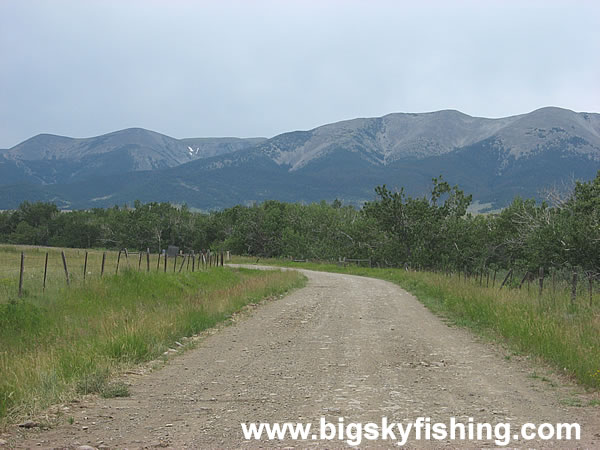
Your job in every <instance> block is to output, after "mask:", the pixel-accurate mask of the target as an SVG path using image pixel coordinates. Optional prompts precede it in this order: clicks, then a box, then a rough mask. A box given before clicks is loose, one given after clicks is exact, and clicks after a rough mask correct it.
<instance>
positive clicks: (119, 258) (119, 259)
mask: <svg viewBox="0 0 600 450" xmlns="http://www.w3.org/2000/svg"><path fill="white" fill-rule="evenodd" d="M120 262H121V250H119V256H117V270H116V272H115V274H118V273H119V263H120Z"/></svg>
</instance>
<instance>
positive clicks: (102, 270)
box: [100, 252, 106, 278]
mask: <svg viewBox="0 0 600 450" xmlns="http://www.w3.org/2000/svg"><path fill="white" fill-rule="evenodd" d="M105 262H106V252H103V253H102V268H101V269H100V278H102V277H103V276H104V263H105Z"/></svg>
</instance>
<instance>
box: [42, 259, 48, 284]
mask: <svg viewBox="0 0 600 450" xmlns="http://www.w3.org/2000/svg"><path fill="white" fill-rule="evenodd" d="M47 273H48V252H46V262H45V263H44V284H43V285H42V292H44V291H45V290H46V274H47Z"/></svg>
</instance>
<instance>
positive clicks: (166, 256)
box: [163, 251, 169, 273]
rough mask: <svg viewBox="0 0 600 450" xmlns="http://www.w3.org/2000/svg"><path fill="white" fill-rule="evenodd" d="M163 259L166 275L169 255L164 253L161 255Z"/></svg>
mask: <svg viewBox="0 0 600 450" xmlns="http://www.w3.org/2000/svg"><path fill="white" fill-rule="evenodd" d="M163 258H164V259H165V261H164V263H165V264H164V266H165V273H167V260H168V259H169V255H167V252H166V251H165V252H164V253H163Z"/></svg>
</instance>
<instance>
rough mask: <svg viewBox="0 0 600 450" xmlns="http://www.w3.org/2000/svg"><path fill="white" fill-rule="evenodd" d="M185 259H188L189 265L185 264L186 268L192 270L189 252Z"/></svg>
mask: <svg viewBox="0 0 600 450" xmlns="http://www.w3.org/2000/svg"><path fill="white" fill-rule="evenodd" d="M185 259H186V261H187V265H186V266H185V270H187V271H188V272H189V271H190V259H191V258H190V255H189V253H188V254H187V256H186V258H185Z"/></svg>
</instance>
